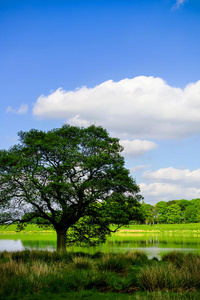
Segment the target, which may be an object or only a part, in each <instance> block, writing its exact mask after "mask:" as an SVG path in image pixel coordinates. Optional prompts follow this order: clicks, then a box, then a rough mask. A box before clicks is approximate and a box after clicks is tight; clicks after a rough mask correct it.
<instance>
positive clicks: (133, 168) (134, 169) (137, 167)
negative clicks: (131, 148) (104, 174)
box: [130, 165, 151, 173]
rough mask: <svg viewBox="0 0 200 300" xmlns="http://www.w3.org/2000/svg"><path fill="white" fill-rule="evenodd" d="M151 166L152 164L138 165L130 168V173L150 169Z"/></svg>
mask: <svg viewBox="0 0 200 300" xmlns="http://www.w3.org/2000/svg"><path fill="white" fill-rule="evenodd" d="M150 167H151V165H138V166H135V167H132V168H130V173H136V172H138V171H141V170H144V169H148V168H150Z"/></svg>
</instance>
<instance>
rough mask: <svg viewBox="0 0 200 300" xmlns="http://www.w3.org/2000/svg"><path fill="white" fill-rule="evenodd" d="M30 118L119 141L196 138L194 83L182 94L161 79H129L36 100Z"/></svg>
mask: <svg viewBox="0 0 200 300" xmlns="http://www.w3.org/2000/svg"><path fill="white" fill-rule="evenodd" d="M33 115H34V116H35V117H38V118H42V119H45V118H46V119H53V118H61V119H67V120H68V123H69V124H73V125H83V126H87V125H88V124H94V123H95V124H96V125H102V126H103V127H105V128H107V129H108V130H109V131H110V132H111V133H113V134H115V135H116V134H117V136H119V137H121V138H122V139H135V138H139V139H152V138H154V139H164V138H167V139H176V138H183V137H188V136H190V135H192V134H194V133H199V132H200V81H198V82H196V83H193V84H189V85H188V86H186V87H185V89H181V88H175V87H172V86H169V85H168V84H167V83H166V82H165V81H163V80H162V79H161V78H154V77H145V76H140V77H135V78H133V79H124V80H121V81H119V82H113V81H112V80H109V81H106V82H103V83H102V84H100V85H97V86H96V87H94V88H87V87H82V88H80V89H77V90H75V91H64V90H63V89H61V88H59V89H58V90H56V91H55V92H53V93H52V94H50V95H49V96H40V97H39V98H38V100H37V102H36V103H35V105H34V108H33Z"/></svg>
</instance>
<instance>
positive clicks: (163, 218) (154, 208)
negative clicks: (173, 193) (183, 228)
mask: <svg viewBox="0 0 200 300" xmlns="http://www.w3.org/2000/svg"><path fill="white" fill-rule="evenodd" d="M140 212H141V217H142V222H143V223H145V224H156V223H159V224H180V223H198V222H200V199H199V198H197V199H192V200H185V199H181V200H170V201H168V202H165V201H160V202H158V203H156V204H155V205H151V204H145V203H144V202H142V203H141V208H140Z"/></svg>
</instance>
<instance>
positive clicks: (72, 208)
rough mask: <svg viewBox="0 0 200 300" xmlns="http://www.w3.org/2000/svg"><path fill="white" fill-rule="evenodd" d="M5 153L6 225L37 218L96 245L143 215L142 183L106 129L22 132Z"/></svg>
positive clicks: (62, 237)
mask: <svg viewBox="0 0 200 300" xmlns="http://www.w3.org/2000/svg"><path fill="white" fill-rule="evenodd" d="M19 139H20V143H19V144H18V145H15V146H14V147H12V148H11V149H9V150H1V151H0V212H1V216H0V223H1V224H11V223H17V224H18V228H19V229H23V228H24V226H25V224H26V223H27V222H29V221H31V220H34V219H36V220H37V222H38V223H39V224H40V225H41V226H46V227H49V226H52V227H53V228H54V229H55V230H56V233H57V249H58V250H65V249H66V244H68V245H69V244H71V243H80V244H84V245H85V244H86V245H95V244H97V243H98V242H104V241H105V238H106V236H107V235H109V234H110V233H111V231H112V230H111V228H110V224H115V228H114V229H113V231H114V230H117V229H118V228H120V226H122V225H125V224H129V222H130V221H131V220H133V219H134V218H136V219H137V218H138V217H139V214H138V212H139V206H140V203H139V200H140V198H141V196H140V195H138V192H139V187H138V186H137V185H136V183H135V181H134V180H133V179H132V177H130V175H129V171H128V170H127V169H126V168H125V167H124V159H123V157H122V156H121V155H120V152H121V151H122V150H123V148H122V147H121V146H120V144H119V140H118V139H116V138H111V137H110V136H109V135H108V133H107V131H106V130H105V129H103V128H102V127H96V126H90V127H88V128H79V127H73V126H69V125H65V126H63V127H62V128H60V129H54V130H51V131H48V132H43V131H38V130H34V129H33V130H30V131H29V132H20V133H19Z"/></svg>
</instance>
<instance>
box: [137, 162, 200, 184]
mask: <svg viewBox="0 0 200 300" xmlns="http://www.w3.org/2000/svg"><path fill="white" fill-rule="evenodd" d="M199 178H200V169H197V170H194V171H190V170H188V169H186V170H179V169H175V168H172V167H169V168H162V169H159V170H157V171H156V172H151V171H145V172H144V173H143V179H144V180H146V181H154V182H165V183H177V184H181V185H184V186H194V187H198V186H199Z"/></svg>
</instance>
